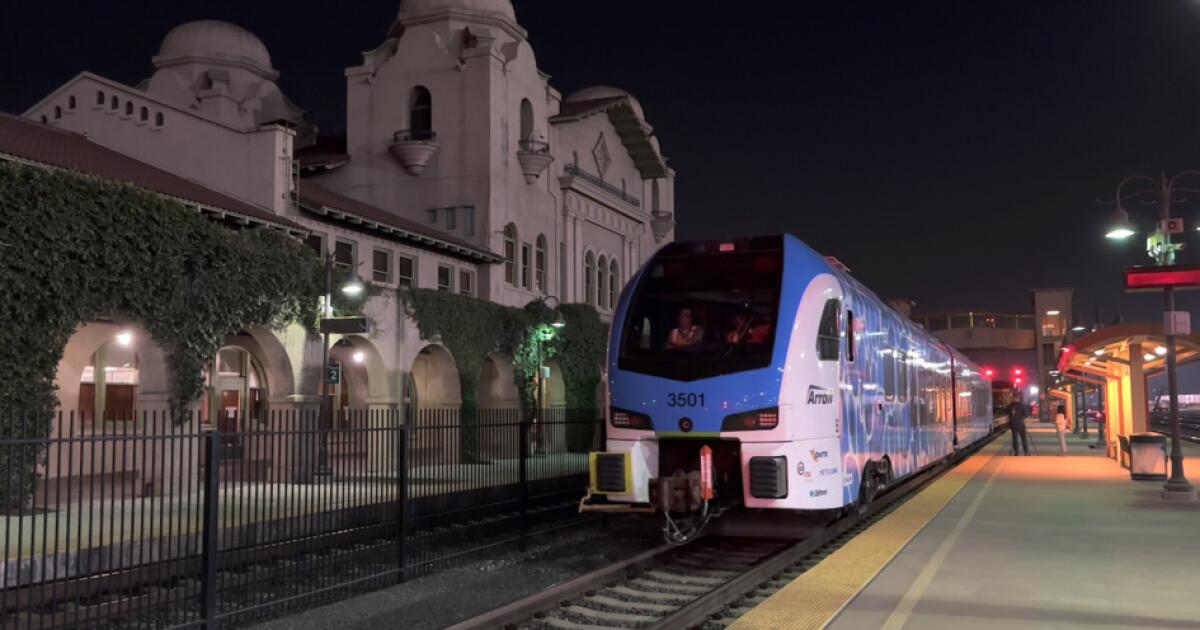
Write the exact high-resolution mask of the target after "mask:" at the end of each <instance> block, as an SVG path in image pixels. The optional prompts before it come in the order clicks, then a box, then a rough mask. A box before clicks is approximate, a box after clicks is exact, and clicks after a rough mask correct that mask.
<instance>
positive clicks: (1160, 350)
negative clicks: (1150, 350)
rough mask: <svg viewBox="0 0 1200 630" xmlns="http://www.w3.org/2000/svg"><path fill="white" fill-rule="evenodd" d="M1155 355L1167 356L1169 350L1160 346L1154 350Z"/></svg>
mask: <svg viewBox="0 0 1200 630" xmlns="http://www.w3.org/2000/svg"><path fill="white" fill-rule="evenodd" d="M1154 354H1157V355H1158V356H1160V357H1161V356H1163V355H1165V354H1167V349H1166V348H1164V347H1163V346H1158V347H1157V348H1155V349H1154Z"/></svg>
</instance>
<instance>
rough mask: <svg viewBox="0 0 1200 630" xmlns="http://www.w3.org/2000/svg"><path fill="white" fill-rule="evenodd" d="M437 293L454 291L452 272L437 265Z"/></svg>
mask: <svg viewBox="0 0 1200 630" xmlns="http://www.w3.org/2000/svg"><path fill="white" fill-rule="evenodd" d="M437 288H438V291H453V290H454V270H453V269H451V268H450V267H447V266H446V265H438V281H437Z"/></svg>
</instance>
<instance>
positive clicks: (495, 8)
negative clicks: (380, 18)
mask: <svg viewBox="0 0 1200 630" xmlns="http://www.w3.org/2000/svg"><path fill="white" fill-rule="evenodd" d="M447 9H458V10H463V11H469V12H471V13H494V14H499V15H500V16H502V17H506V18H508V19H509V20H512V21H514V22H515V21H516V19H517V16H516V13H515V12H514V11H513V5H512V2H511V1H510V0H400V19H402V20H403V19H408V18H414V17H418V16H421V15H428V14H431V13H437V12H439V11H445V10H447Z"/></svg>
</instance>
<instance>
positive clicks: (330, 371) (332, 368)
mask: <svg viewBox="0 0 1200 630" xmlns="http://www.w3.org/2000/svg"><path fill="white" fill-rule="evenodd" d="M325 382H326V383H329V384H330V385H337V384H338V383H341V382H342V364H340V363H330V364H329V365H327V366H325Z"/></svg>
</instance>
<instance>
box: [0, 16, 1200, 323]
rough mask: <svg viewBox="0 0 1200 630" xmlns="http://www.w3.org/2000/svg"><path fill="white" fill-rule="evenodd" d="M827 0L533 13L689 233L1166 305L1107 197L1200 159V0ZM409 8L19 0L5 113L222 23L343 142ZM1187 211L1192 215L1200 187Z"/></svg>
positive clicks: (989, 292) (912, 279)
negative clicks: (1131, 292)
mask: <svg viewBox="0 0 1200 630" xmlns="http://www.w3.org/2000/svg"><path fill="white" fill-rule="evenodd" d="M815 4H816V3H808V2H804V3H801V2H789V3H775V2H758V3H746V2H739V3H715V2H713V3H709V2H689V1H683V0H673V1H672V0H656V1H653V2H649V1H647V0H605V1H604V2H580V1H577V0H572V1H561V0H560V1H551V0H517V1H516V9H517V17H518V20H519V21H520V22H521V24H522V25H523V26H524V27H525V28H526V29H527V30H528V31H529V34H530V40H531V42H532V44H533V46H534V49H535V51H536V53H537V54H538V62H539V66H540V67H541V68H542V70H544V71H546V72H548V73H549V74H550V75H551V76H552V82H553V84H554V85H555V86H556V87H557V88H558V89H559V90H560V91H562V92H563V93H564V95H565V94H569V93H570V92H571V91H573V90H575V89H578V88H580V87H584V86H587V85H593V84H612V85H616V86H618V87H622V88H624V89H626V90H628V91H630V92H632V93H633V94H634V95H636V96H637V97H638V99H639V100H640V101H641V102H642V104H643V106H644V108H645V110H646V112H647V116H648V117H649V120H650V122H651V124H653V125H654V126H655V129H656V130H657V132H658V135H659V138H660V140H661V142H662V146H663V148H664V150H665V152H666V154H667V155H668V156H669V157H670V158H671V164H672V166H673V167H674V168H675V169H676V170H677V172H678V183H677V187H678V192H677V195H678V203H677V211H678V221H679V229H678V233H679V237H680V238H687V239H694V238H712V237H718V236H724V235H729V234H743V233H771V232H783V231H786V232H791V233H794V234H796V235H797V236H799V237H800V238H801V239H803V240H804V241H806V242H808V243H809V244H810V245H812V246H813V247H814V248H816V249H817V250H819V251H821V252H822V253H825V254H830V255H834V256H837V257H838V258H840V259H841V260H842V261H843V262H845V263H846V264H847V265H848V266H849V267H850V268H851V269H852V271H853V273H854V275H856V276H857V277H858V278H860V279H861V280H862V281H863V282H865V283H866V284H867V285H868V286H870V287H872V288H873V289H875V290H876V291H877V292H878V293H880V294H881V295H883V296H888V297H891V296H896V297H908V298H911V299H913V300H915V301H916V302H917V303H918V310H919V311H930V310H935V309H940V308H948V307H974V308H992V309H1010V310H1021V311H1027V310H1029V308H1030V306H1029V298H1028V291H1029V289H1031V288H1033V287H1037V286H1074V287H1077V289H1078V290H1077V298H1076V309H1077V312H1081V313H1082V314H1083V315H1084V316H1085V318H1086V319H1088V320H1089V322H1090V319H1091V317H1092V312H1093V306H1094V305H1096V304H1099V305H1100V306H1102V307H1104V316H1103V319H1104V320H1105V322H1109V321H1111V320H1112V318H1113V317H1115V316H1116V315H1117V313H1118V309H1119V310H1120V312H1121V313H1122V314H1123V315H1124V316H1125V318H1126V320H1127V321H1134V320H1140V319H1149V318H1154V319H1157V313H1158V310H1159V308H1160V301H1159V300H1158V299H1156V297H1155V296H1153V295H1135V296H1125V295H1124V294H1123V293H1122V289H1121V276H1120V269H1121V268H1122V267H1123V266H1126V265H1130V264H1143V263H1144V261H1145V260H1148V259H1146V258H1145V256H1144V254H1142V253H1141V252H1140V249H1141V248H1140V246H1139V244H1138V241H1137V240H1136V239H1131V240H1130V242H1129V243H1128V244H1126V245H1124V246H1117V245H1114V244H1113V243H1111V242H1108V241H1106V240H1105V239H1104V238H1103V232H1104V227H1103V224H1104V221H1105V218H1106V216H1107V213H1108V209H1109V207H1106V206H1104V205H1101V204H1097V203H1096V200H1097V199H1098V198H1111V196H1112V195H1113V193H1114V190H1115V187H1116V184H1117V182H1118V181H1119V180H1120V179H1121V177H1123V176H1124V175H1127V174H1132V173H1141V172H1145V173H1158V172H1160V171H1163V170H1165V171H1167V172H1174V171H1179V170H1184V169H1188V168H1196V169H1200V142H1198V139H1200V138H1198V135H1200V124H1198V123H1200V120H1198V118H1200V2H1193V1H1182V0H1180V1H1165V0H1158V1H1154V0H1138V1H1126V0H1103V1H1100V0H1088V1H1079V2H1043V1H1036V2H1035V1H1029V2H1024V3H1002V2H988V3H982V2H960V1H946V2H887V3H884V2H877V3H863V2H858V3H846V2H831V3H824V4H827V5H830V6H825V7H818V6H814V5H815ZM1018 4H1020V5H1021V6H1017V5H1018ZM784 6H787V7H788V8H789V9H790V10H791V13H790V14H788V13H785V12H784V11H783V10H782V9H781V7H784ZM396 7H397V2H396V0H355V1H354V2H352V3H343V4H337V3H320V4H304V3H297V2H282V1H277V0H258V1H256V2H244V1H223V2H199V1H190V2H188V1H179V2H173V3H154V4H145V3H140V2H139V3H119V2H108V3H90V2H89V3H72V6H71V7H70V9H69V10H65V9H64V8H63V5H61V4H55V3H47V2H43V3H37V2H34V3H16V4H14V5H13V6H6V7H5V12H4V18H3V20H2V21H0V41H2V42H4V44H3V48H2V49H0V50H2V51H3V54H2V55H0V76H3V78H4V79H3V83H2V85H3V89H2V90H0V109H3V110H5V111H9V112H18V113H19V112H23V111H24V110H25V109H26V108H27V107H29V106H30V105H32V104H33V103H35V102H36V101H37V100H38V99H39V98H41V97H42V96H44V95H45V94H47V93H48V92H50V91H51V90H52V89H54V88H55V87H57V86H58V85H60V84H61V83H62V82H64V81H66V80H67V79H69V78H70V77H71V76H73V75H75V74H76V73H78V72H79V71H82V70H85V69H86V70H91V71H93V72H96V73H98V74H101V75H104V76H108V77H111V78H113V79H116V80H118V81H122V82H126V83H136V82H138V81H140V80H141V79H143V78H145V77H147V76H148V75H149V73H150V70H151V67H150V57H151V56H152V55H153V54H155V52H156V51H157V49H158V45H159V42H160V41H161V39H162V37H163V35H165V34H166V33H167V31H168V30H170V28H172V27H173V26H176V25H178V24H179V23H182V22H184V21H188V20H193V19H201V18H215V19H222V20H227V21H231V22H234V23H236V24H239V25H241V26H243V27H245V28H247V29H249V30H250V31H252V32H254V33H255V34H257V35H258V36H259V37H260V38H262V40H263V41H264V42H265V43H266V45H267V47H268V48H269V50H270V51H271V56H272V58H273V61H274V64H275V67H276V69H278V70H279V71H280V72H281V73H282V78H281V86H282V88H283V90H284V92H285V93H286V94H287V95H288V96H289V97H290V98H291V99H292V100H293V101H295V102H296V103H297V104H298V105H300V106H301V107H303V108H306V109H307V110H308V111H309V113H310V116H311V118H312V119H313V120H315V121H316V122H317V123H318V124H319V125H320V126H321V128H322V130H324V131H327V132H330V133H336V132H339V131H341V130H342V129H343V128H344V126H345V122H344V116H345V80H344V77H343V70H344V69H345V68H346V67H348V66H352V65H357V64H358V63H359V62H360V59H361V57H360V52H361V51H364V50H369V49H372V48H374V47H375V46H377V45H378V44H379V43H380V42H381V41H382V38H383V36H384V34H385V32H386V30H387V28H388V26H389V24H390V23H391V21H392V19H393V17H394V15H395V11H396ZM1195 183H1196V185H1197V187H1200V177H1198V178H1197V180H1195ZM1177 208H1179V209H1180V210H1181V212H1180V213H1179V214H1180V215H1181V216H1183V217H1185V219H1186V220H1187V222H1188V227H1189V229H1190V228H1191V227H1193V226H1194V225H1195V221H1194V220H1195V218H1196V217H1197V216H1200V198H1198V199H1197V200H1196V203H1194V204H1192V205H1190V206H1189V205H1186V204H1181V205H1179V206H1177ZM1130 210H1131V213H1132V214H1133V216H1134V219H1135V222H1137V221H1140V223H1142V224H1143V225H1149V224H1150V222H1151V221H1152V220H1153V218H1154V210H1153V209H1151V208H1149V207H1141V206H1138V205H1136V204H1134V205H1131V206H1130ZM1187 239H1188V242H1189V248H1193V250H1192V251H1188V250H1185V252H1184V253H1183V256H1182V260H1183V261H1185V262H1187V261H1200V234H1198V235H1196V236H1192V235H1191V234H1188V235H1187ZM1198 297H1200V296H1197V294H1190V295H1188V296H1187V297H1186V298H1184V300H1183V304H1184V305H1186V306H1189V307H1191V306H1192V305H1193V304H1200V299H1198Z"/></svg>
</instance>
